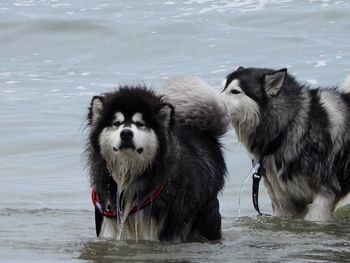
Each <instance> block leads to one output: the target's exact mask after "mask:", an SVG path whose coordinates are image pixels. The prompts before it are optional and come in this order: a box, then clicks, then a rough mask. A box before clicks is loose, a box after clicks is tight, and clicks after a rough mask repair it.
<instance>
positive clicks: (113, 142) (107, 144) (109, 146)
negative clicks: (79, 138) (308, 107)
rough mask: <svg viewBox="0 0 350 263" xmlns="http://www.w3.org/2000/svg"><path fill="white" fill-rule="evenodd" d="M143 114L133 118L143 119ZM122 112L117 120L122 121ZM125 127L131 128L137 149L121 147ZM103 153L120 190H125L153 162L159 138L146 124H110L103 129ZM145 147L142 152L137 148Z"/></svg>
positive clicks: (117, 116) (137, 114) (101, 143)
mask: <svg viewBox="0 0 350 263" xmlns="http://www.w3.org/2000/svg"><path fill="white" fill-rule="evenodd" d="M141 116H142V115H141V114H140V113H136V114H135V115H134V116H133V118H134V119H135V120H136V119H137V120H138V121H142V117H141ZM122 117H123V115H122V114H121V113H117V114H116V118H115V120H117V121H120V120H122V119H123V118H122ZM124 129H130V130H131V131H132V132H133V134H134V136H133V144H134V146H135V149H122V150H118V151H115V149H119V146H120V144H121V137H120V133H121V131H122V130H124ZM99 142H100V147H101V154H102V156H103V158H104V159H105V160H106V162H107V167H108V169H109V171H110V173H111V174H112V176H113V179H114V180H115V181H116V182H117V184H118V188H119V189H118V190H119V192H121V191H123V190H124V189H126V188H127V187H128V185H129V184H130V183H131V182H132V181H133V180H134V179H135V178H134V177H136V176H138V175H141V174H142V173H143V172H144V171H145V170H146V169H147V168H148V167H149V166H150V165H151V164H152V162H153V159H154V157H155V155H156V153H157V149H158V139H157V136H156V134H155V133H154V131H153V130H152V129H149V128H147V127H145V126H143V127H137V126H136V125H135V124H131V127H125V125H124V124H121V125H120V126H110V127H106V128H104V129H103V130H102V132H101V135H100V138H99ZM139 148H143V152H142V153H138V152H137V151H136V150H137V149H139Z"/></svg>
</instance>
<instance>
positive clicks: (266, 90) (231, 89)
mask: <svg viewBox="0 0 350 263" xmlns="http://www.w3.org/2000/svg"><path fill="white" fill-rule="evenodd" d="M347 85H348V84H347V82H345V84H344V90H345V92H344V91H342V90H337V89H335V88H328V89H321V88H317V89H310V88H309V87H308V86H306V85H303V84H300V83H299V82H298V81H297V80H296V79H295V78H294V77H292V76H291V75H289V74H288V73H287V70H286V69H281V70H272V69H265V68H243V67H240V68H238V69H237V70H236V71H234V72H233V73H231V74H229V75H228V76H227V78H226V80H225V81H224V83H223V91H222V95H223V97H224V99H225V100H226V101H227V105H228V107H229V112H230V115H231V120H232V125H233V126H234V128H235V130H236V132H237V136H238V138H239V140H240V141H241V142H242V143H243V144H244V146H245V147H246V149H247V150H248V152H249V153H250V154H251V156H252V158H253V159H254V160H255V162H261V163H262V165H263V167H264V168H265V169H266V176H265V178H264V182H265V185H266V187H267V190H268V193H269V196H270V198H271V201H272V209H273V212H274V214H275V215H283V216H293V217H294V216H296V217H304V218H306V219H308V220H314V221H324V220H331V219H332V218H333V212H334V210H335V209H336V207H337V205H338V204H339V202H340V201H341V200H342V199H343V198H344V197H345V196H346V195H347V194H348V193H349V191H350V133H349V129H350V95H349V94H348V93H346V91H347V90H346V87H347ZM271 149H272V150H271Z"/></svg>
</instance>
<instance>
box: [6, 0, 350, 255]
mask: <svg viewBox="0 0 350 263" xmlns="http://www.w3.org/2000/svg"><path fill="white" fill-rule="evenodd" d="M0 17H1V19H0V58H1V59H0V113H1V114H0V123H1V126H0V156H1V157H0V167H1V173H0V185H1V191H0V262H215V261H217V262H264V261H271V262H281V261H286V262H305V261H306V262H329V261H349V258H350V248H349V246H350V241H349V234H350V223H349V222H350V206H349V205H347V206H344V207H343V208H342V209H341V210H339V211H338V217H339V220H338V221H337V222H335V223H332V224H322V225H319V224H314V223H308V222H304V221H302V220H286V219H280V218H259V217H256V213H255V211H254V209H253V206H252V204H251V197H250V195H251V193H250V181H248V183H247V184H246V185H245V186H244V187H243V191H242V195H241V210H240V214H238V205H237V204H238V192H239V189H240V185H241V182H242V181H243V180H244V178H245V176H246V175H247V173H248V170H249V168H250V160H249V159H248V157H247V155H246V153H245V151H244V149H243V148H242V147H241V146H240V145H238V144H237V141H236V139H235V136H234V133H232V132H231V133H230V134H228V136H226V137H225V145H226V151H225V154H226V158H227V161H228V166H229V176H228V177H227V184H226V187H225V190H224V191H223V192H222V194H221V196H220V200H221V212H222V215H223V235H224V238H223V240H222V241H220V242H218V243H213V244H212V243H183V244H164V243H152V242H140V241H139V242H131V241H128V242H126V241H106V240H100V239H97V238H95V232H94V231H95V229H94V214H93V208H92V205H91V201H90V192H89V184H88V178H87V174H86V171H85V170H84V161H83V158H82V156H81V153H82V149H83V145H84V141H85V137H86V133H85V132H84V129H83V127H84V124H83V120H84V115H85V114H86V111H87V107H88V105H89V102H90V99H91V97H92V96H93V95H94V94H98V93H101V92H105V91H108V90H111V89H113V88H114V87H116V86H118V85H119V84H123V83H139V82H141V81H144V82H145V83H146V84H147V85H149V86H151V87H153V88H158V87H159V86H160V85H161V84H162V83H164V81H165V80H166V79H168V78H169V77H172V76H175V75H186V74H197V75H199V76H200V77H201V78H203V79H204V80H205V81H207V82H209V83H210V84H211V85H213V86H215V87H218V86H219V85H220V83H221V81H222V79H223V78H224V77H225V75H226V74H227V73H229V72H230V71H231V69H232V68H234V67H236V66H239V65H242V66H269V67H274V68H282V67H287V68H288V69H289V72H292V73H294V74H296V76H297V77H298V79H300V80H302V81H305V82H309V83H310V84H311V85H318V84H322V85H334V84H339V83H341V82H342V81H343V80H344V79H345V77H346V75H347V74H348V73H349V72H350V64H349V61H350V22H349V21H350V20H349V17H350V3H349V1H335V0H323V1H320V0H309V1H307V0H304V1H301V0H300V1H289V0H260V1H258V0H249V1H234V0H232V1H213V0H182V1H171V0H164V1H163V0H158V1H107V0H101V1H81V0H73V1H67V0H16V1H1V2H0ZM260 202H261V204H260V206H261V209H262V210H263V211H264V212H271V208H270V202H269V200H268V198H267V196H266V193H265V192H264V191H263V192H262V194H261V198H260Z"/></svg>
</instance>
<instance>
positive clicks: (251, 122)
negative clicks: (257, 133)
mask: <svg viewBox="0 0 350 263" xmlns="http://www.w3.org/2000/svg"><path fill="white" fill-rule="evenodd" d="M232 90H236V91H239V92H241V93H239V94H233V93H231V91H232ZM221 94H222V97H223V99H224V100H225V102H226V105H227V108H228V111H229V114H230V116H231V123H232V125H233V126H234V128H235V130H236V133H237V137H238V139H239V140H240V141H241V142H242V143H243V144H244V145H245V146H248V137H247V135H249V134H251V133H252V131H253V130H255V129H256V127H257V126H258V124H259V122H260V115H259V105H258V104H257V103H256V102H255V101H254V100H252V99H251V98H249V97H248V96H247V95H246V94H245V93H244V92H243V91H242V88H241V87H240V83H239V80H237V79H234V80H232V81H231V83H230V84H229V85H228V86H227V88H226V89H225V90H224V91H223V92H222V93H221Z"/></svg>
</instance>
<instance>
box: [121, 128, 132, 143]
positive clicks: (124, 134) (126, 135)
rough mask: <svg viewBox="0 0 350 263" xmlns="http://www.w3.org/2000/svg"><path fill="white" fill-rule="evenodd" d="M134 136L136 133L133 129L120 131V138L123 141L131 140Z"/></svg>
mask: <svg viewBox="0 0 350 263" xmlns="http://www.w3.org/2000/svg"><path fill="white" fill-rule="evenodd" d="M133 137H134V134H133V132H132V130H129V129H124V130H122V131H121V132H120V138H121V139H122V140H123V141H126V142H127V141H131V140H132V138H133Z"/></svg>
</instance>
